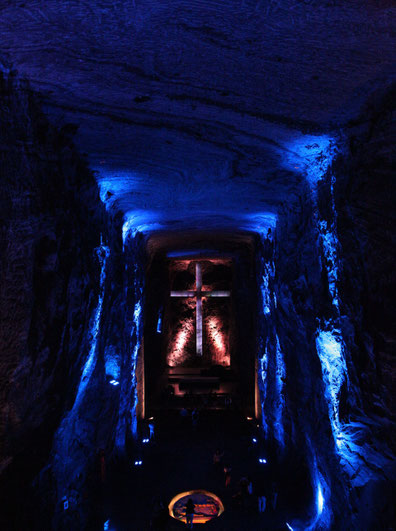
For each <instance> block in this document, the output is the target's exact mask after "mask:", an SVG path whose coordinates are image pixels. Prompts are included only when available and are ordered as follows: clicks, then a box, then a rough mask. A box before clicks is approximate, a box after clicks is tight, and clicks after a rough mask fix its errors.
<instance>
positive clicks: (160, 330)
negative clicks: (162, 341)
mask: <svg viewBox="0 0 396 531" xmlns="http://www.w3.org/2000/svg"><path fill="white" fill-rule="evenodd" d="M161 333H162V315H161V314H159V316H158V322H157V334H161Z"/></svg>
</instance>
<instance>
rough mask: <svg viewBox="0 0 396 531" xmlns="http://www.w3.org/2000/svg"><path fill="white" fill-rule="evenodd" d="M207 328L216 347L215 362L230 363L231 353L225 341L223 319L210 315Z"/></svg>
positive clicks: (225, 364)
mask: <svg viewBox="0 0 396 531" xmlns="http://www.w3.org/2000/svg"><path fill="white" fill-rule="evenodd" d="M207 330H208V332H209V336H210V338H211V340H212V343H213V346H214V349H215V359H214V360H213V361H214V363H216V364H217V365H224V366H229V365H230V355H229V353H228V352H227V347H226V344H225V341H224V332H223V329H222V323H221V320H220V319H219V318H218V317H209V319H208V320H207Z"/></svg>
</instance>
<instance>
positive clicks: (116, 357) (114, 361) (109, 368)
mask: <svg viewBox="0 0 396 531" xmlns="http://www.w3.org/2000/svg"><path fill="white" fill-rule="evenodd" d="M104 360H105V371H106V376H110V377H111V379H112V380H119V379H120V372H121V371H120V365H121V355H120V352H119V351H118V349H117V348H116V347H115V346H113V345H111V346H109V347H107V348H106V350H105V352H104Z"/></svg>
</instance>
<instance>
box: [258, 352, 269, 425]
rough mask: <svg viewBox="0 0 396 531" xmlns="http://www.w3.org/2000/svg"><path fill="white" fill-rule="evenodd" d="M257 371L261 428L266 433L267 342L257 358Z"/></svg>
mask: <svg viewBox="0 0 396 531" xmlns="http://www.w3.org/2000/svg"><path fill="white" fill-rule="evenodd" d="M258 361H259V373H260V376H261V385H260V389H261V411H262V415H263V418H262V423H263V430H264V432H265V433H267V430H268V426H267V422H266V420H265V413H264V412H265V409H264V407H265V400H266V398H267V369H268V342H267V343H266V345H265V351H264V354H263V355H262V357H261V358H259V360H258Z"/></svg>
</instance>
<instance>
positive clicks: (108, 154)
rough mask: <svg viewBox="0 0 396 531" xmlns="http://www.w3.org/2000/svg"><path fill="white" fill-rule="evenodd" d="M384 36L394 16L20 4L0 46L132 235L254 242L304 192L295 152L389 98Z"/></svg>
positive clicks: (269, 8)
mask: <svg viewBox="0 0 396 531" xmlns="http://www.w3.org/2000/svg"><path fill="white" fill-rule="evenodd" d="M392 5H393V7H392ZM395 20H396V7H395V4H394V3H393V2H392V1H391V0H389V1H385V0H384V1H381V0H367V1H365V2H361V1H360V0H326V1H325V0H315V1H314V0H255V1H252V0H239V1H236V0H230V1H228V2H225V1H220V0H184V1H182V0H172V2H169V1H167V0H161V1H160V0H157V1H154V0H123V1H122V0H118V1H117V0H111V1H110V0H101V1H92V0H57V1H55V0H41V1H40V0H26V1H20V2H16V1H15V2H3V3H2V4H1V7H0V39H1V43H0V44H1V50H2V52H1V53H2V57H3V59H5V60H6V61H8V62H10V63H12V65H13V66H14V67H15V68H16V69H17V70H18V72H19V74H20V75H21V76H23V77H26V78H28V79H29V81H30V83H31V84H32V86H33V88H34V89H35V90H37V91H39V92H40V93H41V95H42V100H43V104H44V107H45V109H46V111H47V113H48V114H49V115H50V116H51V118H52V119H53V120H54V121H55V122H56V123H58V124H60V125H61V124H64V123H73V124H77V125H78V126H79V128H78V132H77V135H76V143H77V144H78V146H79V147H80V149H81V150H82V152H84V153H86V154H87V156H88V160H89V163H90V165H91V167H92V168H93V169H94V170H95V171H96V172H97V178H98V181H99V184H100V186H101V197H102V199H103V200H105V201H107V203H108V205H109V206H113V207H115V208H117V209H121V210H122V211H123V212H124V213H125V214H129V216H130V217H129V219H130V220H131V224H132V225H135V226H136V227H138V228H140V229H141V230H143V231H150V230H159V229H163V228H166V229H172V230H181V229H189V228H195V229H203V228H206V229H211V228H220V229H221V228H231V229H237V228H239V229H242V230H244V229H247V230H255V229H256V228H257V226H261V227H263V226H266V225H270V224H272V223H273V222H274V219H275V216H276V212H277V210H278V208H279V206H280V205H281V204H282V203H283V202H285V201H289V200H292V199H293V198H294V197H296V192H298V189H299V187H300V186H301V185H302V184H303V180H304V179H303V177H302V175H301V173H300V172H301V168H303V165H302V166H300V167H299V168H300V169H295V168H293V167H292V166H290V165H288V164H286V163H285V162H286V161H287V160H288V156H289V154H290V152H293V146H294V145H295V144H296V142H297V143H298V142H312V141H313V140H314V139H313V136H314V135H321V134H324V133H328V132H329V131H331V130H336V129H337V128H338V127H339V126H340V125H342V124H344V123H346V122H347V121H348V120H349V119H351V118H353V117H354V116H356V115H357V113H358V111H359V109H360V108H361V105H362V102H364V100H365V99H367V97H368V95H369V94H370V93H371V92H372V91H373V90H375V89H376V88H378V87H379V86H384V85H386V84H387V83H389V80H390V79H391V78H392V75H393V74H394V72H395V66H394V61H395V49H396V47H395V41H396V31H395ZM304 135H311V136H309V137H305V136H304Z"/></svg>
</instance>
